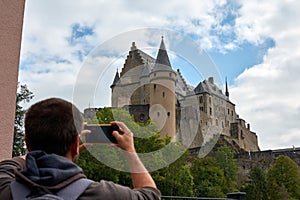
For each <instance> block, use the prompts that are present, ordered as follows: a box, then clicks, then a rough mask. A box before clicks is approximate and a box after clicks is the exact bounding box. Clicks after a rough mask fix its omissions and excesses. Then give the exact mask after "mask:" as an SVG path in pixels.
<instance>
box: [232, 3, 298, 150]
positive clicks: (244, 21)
mask: <svg viewBox="0 0 300 200" xmlns="http://www.w3.org/2000/svg"><path fill="white" fill-rule="evenodd" d="M258 5H259V6H258ZM299 9H300V2H299V1H292V0H291V1H272V3H270V2H267V1H244V3H243V6H242V8H241V13H240V14H241V15H240V17H239V19H237V26H236V30H237V32H238V35H239V39H241V40H248V41H250V42H253V43H260V42H261V41H262V40H264V38H266V37H270V38H272V39H273V40H274V41H275V47H274V48H272V49H269V51H268V53H267V55H265V57H264V60H263V63H261V64H259V65H256V66H254V67H252V68H250V69H247V70H245V71H244V72H243V73H242V74H241V75H240V76H239V77H238V78H237V79H236V83H235V87H234V88H233V89H232V99H233V101H234V102H236V104H237V110H238V111H239V113H240V114H241V115H242V117H245V119H247V120H248V121H249V122H251V124H253V125H252V128H253V129H254V131H257V132H258V134H259V135H258V137H259V141H260V144H261V148H262V149H271V148H291V147H292V145H295V146H299V145H300V137H299V135H300V125H299V122H298V121H299V119H300V118H299V117H300V112H299V111H300V110H299V108H300V101H299V100H300V93H299V92H298V90H299V87H300V79H299V78H298V75H299V74H300V68H299V63H300V54H299V52H300V41H299V39H298V38H299V35H300V28H299V24H300V20H299V15H300V14H299V12H298V10H299Z"/></svg>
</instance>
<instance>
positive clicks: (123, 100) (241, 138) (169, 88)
mask: <svg viewBox="0 0 300 200" xmlns="http://www.w3.org/2000/svg"><path fill="white" fill-rule="evenodd" d="M111 106H112V107H122V108H124V109H126V110H128V111H129V113H130V114H131V115H133V117H134V120H135V121H137V122H140V123H145V122H147V121H148V120H149V119H151V121H153V122H154V123H155V124H156V125H157V127H158V129H159V132H160V134H161V136H162V137H165V136H167V135H168V136H170V137H171V138H172V140H173V141H175V140H176V141H180V142H183V143H184V144H187V145H189V147H190V148H197V147H201V146H202V145H205V144H206V143H208V142H209V141H210V140H213V138H214V137H218V134H219V135H221V136H222V138H225V140H227V141H228V142H230V143H234V144H235V145H237V146H239V148H241V149H243V150H244V151H251V152H252V151H259V147H258V141H257V135H256V133H254V132H252V131H251V130H250V125H249V124H247V123H246V122H245V120H244V119H241V118H239V116H238V115H237V114H236V111H235V104H234V103H232V102H231V101H230V99H229V91H228V85H227V81H226V89H225V94H223V92H222V90H221V89H219V88H218V86H217V85H216V84H215V83H214V78H213V77H209V78H208V79H207V80H204V81H202V82H200V83H199V84H198V85H197V86H196V87H193V86H191V85H188V84H187V83H186V81H185V80H184V78H183V76H182V74H181V72H180V70H179V69H177V70H173V68H172V66H171V62H170V60H169V56H168V52H167V50H166V47H165V44H164V40H163V38H162V40H161V44H160V48H159V50H158V54H157V57H156V59H155V58H153V57H152V56H150V55H148V54H147V53H145V52H143V51H142V50H140V49H138V48H137V47H136V45H135V42H133V43H132V46H131V48H130V51H129V53H128V55H127V58H126V60H125V63H124V66H123V68H122V70H121V72H120V74H119V72H118V71H117V72H116V75H115V77H114V80H113V83H112V85H111Z"/></svg>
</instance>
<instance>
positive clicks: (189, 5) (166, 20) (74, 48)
mask: <svg viewBox="0 0 300 200" xmlns="http://www.w3.org/2000/svg"><path fill="white" fill-rule="evenodd" d="M226 2H230V3H229V4H228V3H226ZM299 4H300V2H299V1H297V0H285V1H283V0H275V1H272V2H271V3H270V1H267V0H263V1H259V0H252V1H242V3H241V2H240V1H239V2H238V1H234V0H232V1H226V0H214V1H211V0H207V1H198V0H191V1H188V2H187V1H181V0H174V1H172V2H170V1H157V0H154V1H137V2H134V3H133V2H131V1H128V0H127V1H124V0H115V1H113V2H109V1H106V2H104V1H100V0H99V1H96V0H95V1H93V2H87V1H84V0H76V1H74V0H64V1H61V0H44V1H40V0H30V1H26V12H25V18H24V28H23V40H22V54H21V64H22V65H21V70H20V76H19V80H20V82H21V83H26V84H28V86H29V88H30V90H32V91H33V93H34V94H35V96H36V98H35V101H36V100H39V99H42V98H45V97H49V96H59V97H63V98H66V99H69V100H72V92H73V88H74V85H75V84H76V77H77V76H78V75H79V74H78V73H79V71H80V69H81V67H82V65H83V60H85V58H86V55H87V53H88V52H89V51H91V50H92V49H93V48H94V47H97V46H99V45H100V44H102V43H103V42H105V41H107V40H109V39H111V38H113V37H114V36H116V35H118V34H120V33H123V32H126V31H132V30H135V29H138V28H145V27H151V28H166V29H171V30H175V31H179V32H182V33H184V34H186V35H188V36H190V37H191V38H193V39H194V40H195V41H196V42H197V43H198V44H199V46H200V47H202V48H203V49H215V50H217V51H222V52H224V53H226V51H230V50H234V49H235V48H238V47H239V45H240V44H241V43H243V42H245V41H248V42H250V43H254V44H261V43H263V42H264V41H265V40H266V39H267V38H271V39H273V40H274V41H275V47H274V48H272V49H269V51H268V54H267V55H265V57H264V60H263V63H261V64H259V65H257V66H254V67H252V68H249V69H248V70H246V71H244V72H243V73H242V74H241V75H240V76H239V77H238V78H237V80H236V83H235V86H234V88H233V89H232V91H231V96H232V100H233V102H234V103H236V104H237V109H238V112H239V114H240V115H241V117H244V118H245V119H246V120H247V121H249V122H251V124H252V128H253V129H254V131H257V133H258V134H259V140H260V144H261V147H262V149H265V148H277V147H290V146H291V145H293V144H292V143H291V142H292V141H293V142H295V143H294V145H295V146H299V145H300V140H299V139H298V138H299V137H296V136H295V135H297V133H299V129H300V126H299V125H298V123H297V119H299V108H300V105H299V104H300V103H299V102H300V101H299V99H300V97H299V94H298V92H297V90H298V87H299V86H300V82H299V81H300V79H298V77H297V75H298V74H300V73H299V72H300V68H299V67H298V63H300V45H299V39H298V38H299V35H300V31H299V24H300V17H299V16H298V15H299V14H298V13H299V12H298V11H299V9H300V5H299ZM235 17H238V18H237V19H235ZM224 20H225V21H224ZM75 23H77V24H79V25H80V26H82V27H89V28H92V30H93V34H92V35H87V36H84V37H83V38H80V40H79V42H77V43H75V45H70V43H69V38H70V37H71V34H72V25H74V24H75ZM142 37H143V36H141V35H138V36H137V40H139V39H140V38H142ZM153 40H155V41H154V42H157V44H158V43H159V40H160V38H159V37H158V38H156V39H155V38H153ZM131 42H132V41H128V43H122V44H120V49H124V46H126V48H127V49H128V50H129V48H130V45H131ZM137 45H138V47H147V45H148V43H147V42H145V43H138V44H137ZM121 46H122V47H121ZM79 54H81V56H82V57H81V58H80V56H79ZM82 59H83V60H82ZM111 59H113V60H114V59H115V58H111ZM106 61H107V63H109V59H107V60H106ZM106 61H105V63H106ZM117 63H118V64H117V65H119V69H120V68H121V67H122V63H121V62H120V63H119V61H117ZM96 65H97V63H96ZM111 68H113V69H109V70H108V71H107V73H111V75H112V78H113V76H114V74H115V68H116V65H114V66H113V67H111ZM107 76H108V75H107ZM103 80H104V79H103ZM105 81H107V82H109V81H112V80H109V78H107V79H105ZM105 81H104V82H105ZM109 84H110V83H107V85H109ZM101 98H107V99H109V98H110V97H109V92H107V91H106V92H105V93H104V95H103V96H101ZM33 102H34V101H33ZM101 103H103V102H102V100H101ZM274 124H275V125H276V126H274ZM279 124H280V125H279ZM282 135H285V136H286V139H285V140H282V139H280V137H282ZM293 139H294V140H293Z"/></svg>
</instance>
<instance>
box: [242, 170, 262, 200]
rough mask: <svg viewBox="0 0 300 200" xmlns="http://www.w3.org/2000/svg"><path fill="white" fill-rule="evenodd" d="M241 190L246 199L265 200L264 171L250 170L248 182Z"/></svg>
mask: <svg viewBox="0 0 300 200" xmlns="http://www.w3.org/2000/svg"><path fill="white" fill-rule="evenodd" d="M242 190H243V191H245V192H246V194H247V199H256V200H266V199H267V192H266V190H267V176H266V173H265V171H263V170H262V169H261V168H259V167H254V168H252V169H251V171H250V176H249V182H248V183H246V184H245V185H244V186H243V187H242Z"/></svg>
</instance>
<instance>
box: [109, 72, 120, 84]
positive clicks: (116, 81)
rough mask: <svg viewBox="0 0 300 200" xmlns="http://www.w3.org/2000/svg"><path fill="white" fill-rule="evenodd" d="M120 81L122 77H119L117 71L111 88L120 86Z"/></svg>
mask: <svg viewBox="0 0 300 200" xmlns="http://www.w3.org/2000/svg"><path fill="white" fill-rule="evenodd" d="M119 80H120V76H119V72H118V70H117V72H116V75H115V78H114V81H113V84H112V85H111V86H110V88H113V87H114V86H116V85H117V84H118V82H119Z"/></svg>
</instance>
